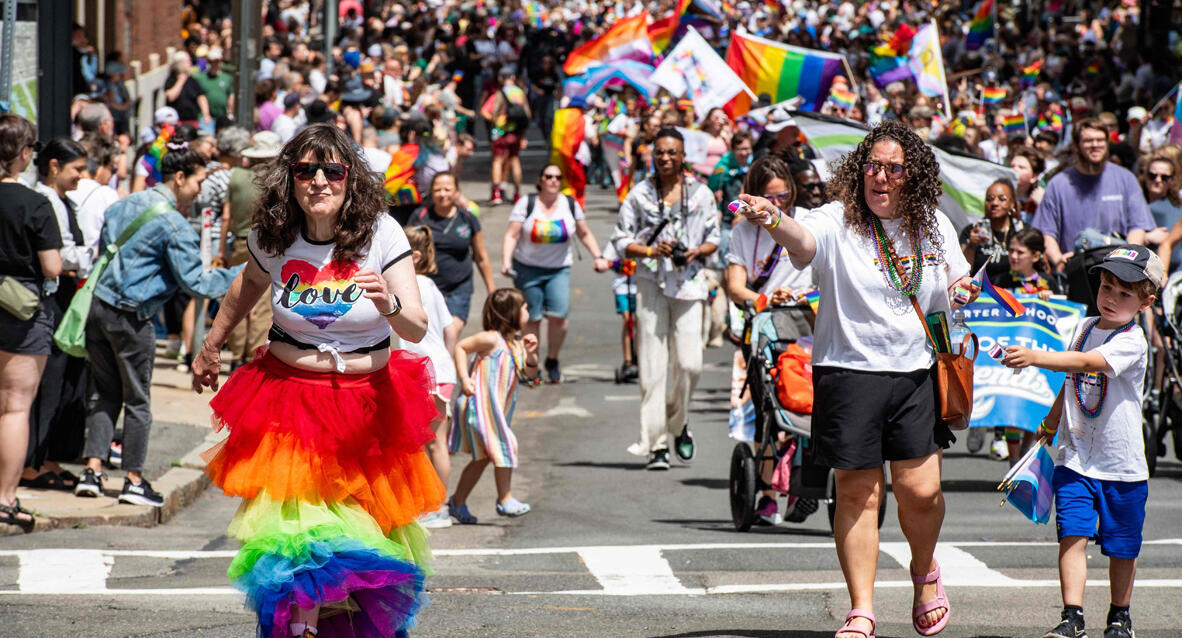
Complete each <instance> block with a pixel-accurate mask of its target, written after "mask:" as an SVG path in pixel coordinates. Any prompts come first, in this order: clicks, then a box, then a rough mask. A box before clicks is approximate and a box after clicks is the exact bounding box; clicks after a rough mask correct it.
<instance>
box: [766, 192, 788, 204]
mask: <svg viewBox="0 0 1182 638" xmlns="http://www.w3.org/2000/svg"><path fill="white" fill-rule="evenodd" d="M763 196H764V197H766V198H767V199H770V200H771V201H773V202H785V201H788V198H789V197H791V196H792V191H784V192H782V193H764V195H763Z"/></svg>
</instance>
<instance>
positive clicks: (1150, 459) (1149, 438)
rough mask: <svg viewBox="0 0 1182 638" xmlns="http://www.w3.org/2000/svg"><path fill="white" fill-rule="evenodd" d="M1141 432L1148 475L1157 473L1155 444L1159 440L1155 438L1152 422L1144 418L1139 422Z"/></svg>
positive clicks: (1157, 443)
mask: <svg viewBox="0 0 1182 638" xmlns="http://www.w3.org/2000/svg"><path fill="white" fill-rule="evenodd" d="M1141 433H1142V435H1143V436H1144V439H1145V464H1146V465H1148V466H1149V476H1151V477H1152V476H1153V475H1154V474H1156V473H1157V446H1158V445H1160V441H1158V439H1157V428H1154V427H1153V422H1152V421H1150V420H1148V419H1144V420H1142V422H1141Z"/></svg>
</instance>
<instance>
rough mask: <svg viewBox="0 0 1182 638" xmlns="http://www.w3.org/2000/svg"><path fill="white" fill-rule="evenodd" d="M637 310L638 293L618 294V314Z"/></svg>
mask: <svg viewBox="0 0 1182 638" xmlns="http://www.w3.org/2000/svg"><path fill="white" fill-rule="evenodd" d="M625 312H632V313H635V312H636V295H616V314H618V315H622V314H624V313H625Z"/></svg>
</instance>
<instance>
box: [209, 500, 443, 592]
mask: <svg viewBox="0 0 1182 638" xmlns="http://www.w3.org/2000/svg"><path fill="white" fill-rule="evenodd" d="M227 533H228V534H229V535H230V536H233V537H234V538H236V539H238V541H239V542H240V543H242V548H241V549H240V550H239V552H238V555H237V556H236V557H235V558H234V560H233V562H232V563H231V564H230V569H229V577H230V579H231V580H238V579H240V578H241V577H242V576H243V575H244V574H246V573H248V572H250V571H251V570H252V569H253V568H254V567H255V565H256V563H257V562H258V561H259V560H260V559H261V558H264V557H268V556H271V557H274V556H282V557H283V558H285V559H287V560H289V561H291V562H292V563H296V564H299V563H303V562H306V561H308V560H310V559H311V557H312V551H311V550H312V548H313V546H314V545H315V546H317V547H323V544H325V543H327V544H328V545H329V546H336V545H340V546H341V547H342V549H343V548H344V547H356V543H357V542H360V543H361V544H363V545H365V546H367V547H369V548H371V549H374V550H377V551H378V552H379V553H381V554H384V555H386V556H389V557H392V558H397V559H399V560H403V561H406V562H409V563H413V564H415V565H417V566H418V567H419V568H420V569H422V570H424V572H425V574H428V575H429V574H430V569H429V568H428V564H429V563H430V561H431V549H430V547H429V546H428V545H427V531H426V530H424V529H423V528H422V527H421V526H419V524H418V523H412V524H410V525H403V526H401V527H396V528H394V529H393V530H391V532H390V534H389V535H385V534H383V533H382V530H381V528H380V527H379V526H378V524H377V523H376V522H375V521H374V519H373V517H371V516H370V515H369V514H368V513H367V512H366V511H365V510H364V509H362V507H361V506H360V505H358V504H356V503H355V502H353V501H352V500H347V501H344V502H339V503H307V502H304V501H300V500H295V499H293V500H289V501H282V502H281V501H274V500H271V499H270V498H268V497H267V495H266V493H260V494H259V496H258V497H256V498H253V499H250V500H246V501H243V503H242V505H241V506H239V508H238V512H237V513H236V514H235V515H234V519H233V521H231V523H230V528H229V530H228V532H227Z"/></svg>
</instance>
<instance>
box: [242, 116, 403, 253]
mask: <svg viewBox="0 0 1182 638" xmlns="http://www.w3.org/2000/svg"><path fill="white" fill-rule="evenodd" d="M308 154H311V156H312V157H313V158H314V159H315V160H316V161H320V162H341V163H342V164H347V165H349V173H348V175H347V176H346V177H345V203H344V204H343V205H342V206H341V210H340V212H339V214H338V215H337V227H336V229H335V236H336V237H335V241H336V247H335V248H333V252H332V257H333V259H334V260H344V259H353V258H355V257H360V256H361V255H362V254H363V253H364V252H365V249H366V247H367V246H369V242H370V240H371V239H373V228H374V224H376V223H377V220H378V215H380V214H382V213H383V212H385V210H386V203H385V202H386V197H385V192H384V191H383V190H382V186H381V185H380V184H379V183H378V182H377V181H376V180H375V179H374V178H373V177H372V176H371V175H370V174H369V172H367V171H366V168H365V162H364V160H362V158H361V156H360V155H358V153H357V150H356V149H355V148H354V147H353V141H352V140H351V139H349V137H348V136H347V135H345V132H344V131H342V130H341V129H339V128H337V127H335V126H332V125H330V124H313V125H312V126H309V127H308V128H306V129H304V130H302V131H300V132H299V133H296V135H295V137H293V138H291V141H289V142H288V143H287V144H285V145H284V146H283V150H282V151H280V152H279V156H278V157H276V158H275V159H274V160H273V161H272V162H270V163H269V165H268V166H267V167H266V168H265V169H264V170H262V171H260V172H259V173H258V174H257V175H256V176H255V184H257V185H258V187H259V188H260V189H261V190H262V197H261V198H260V201H259V205H258V208H256V209H255V211H254V217H253V218H252V219H251V230H253V231H254V232H255V236H256V237H257V238H258V243H259V247H260V248H262V249H263V251H264V252H266V253H267V254H268V255H281V254H283V252H284V251H286V250H287V249H288V247H290V246H291V244H292V242H294V241H295V239H296V237H297V236H298V235H299V234H300V231H301V230H302V229H303V228H304V211H303V209H301V208H300V205H299V203H298V202H296V197H295V182H294V180H293V178H292V176H291V165H292V164H295V163H296V162H299V161H301V159H302V158H303V157H304V156H306V155H308Z"/></svg>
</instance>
